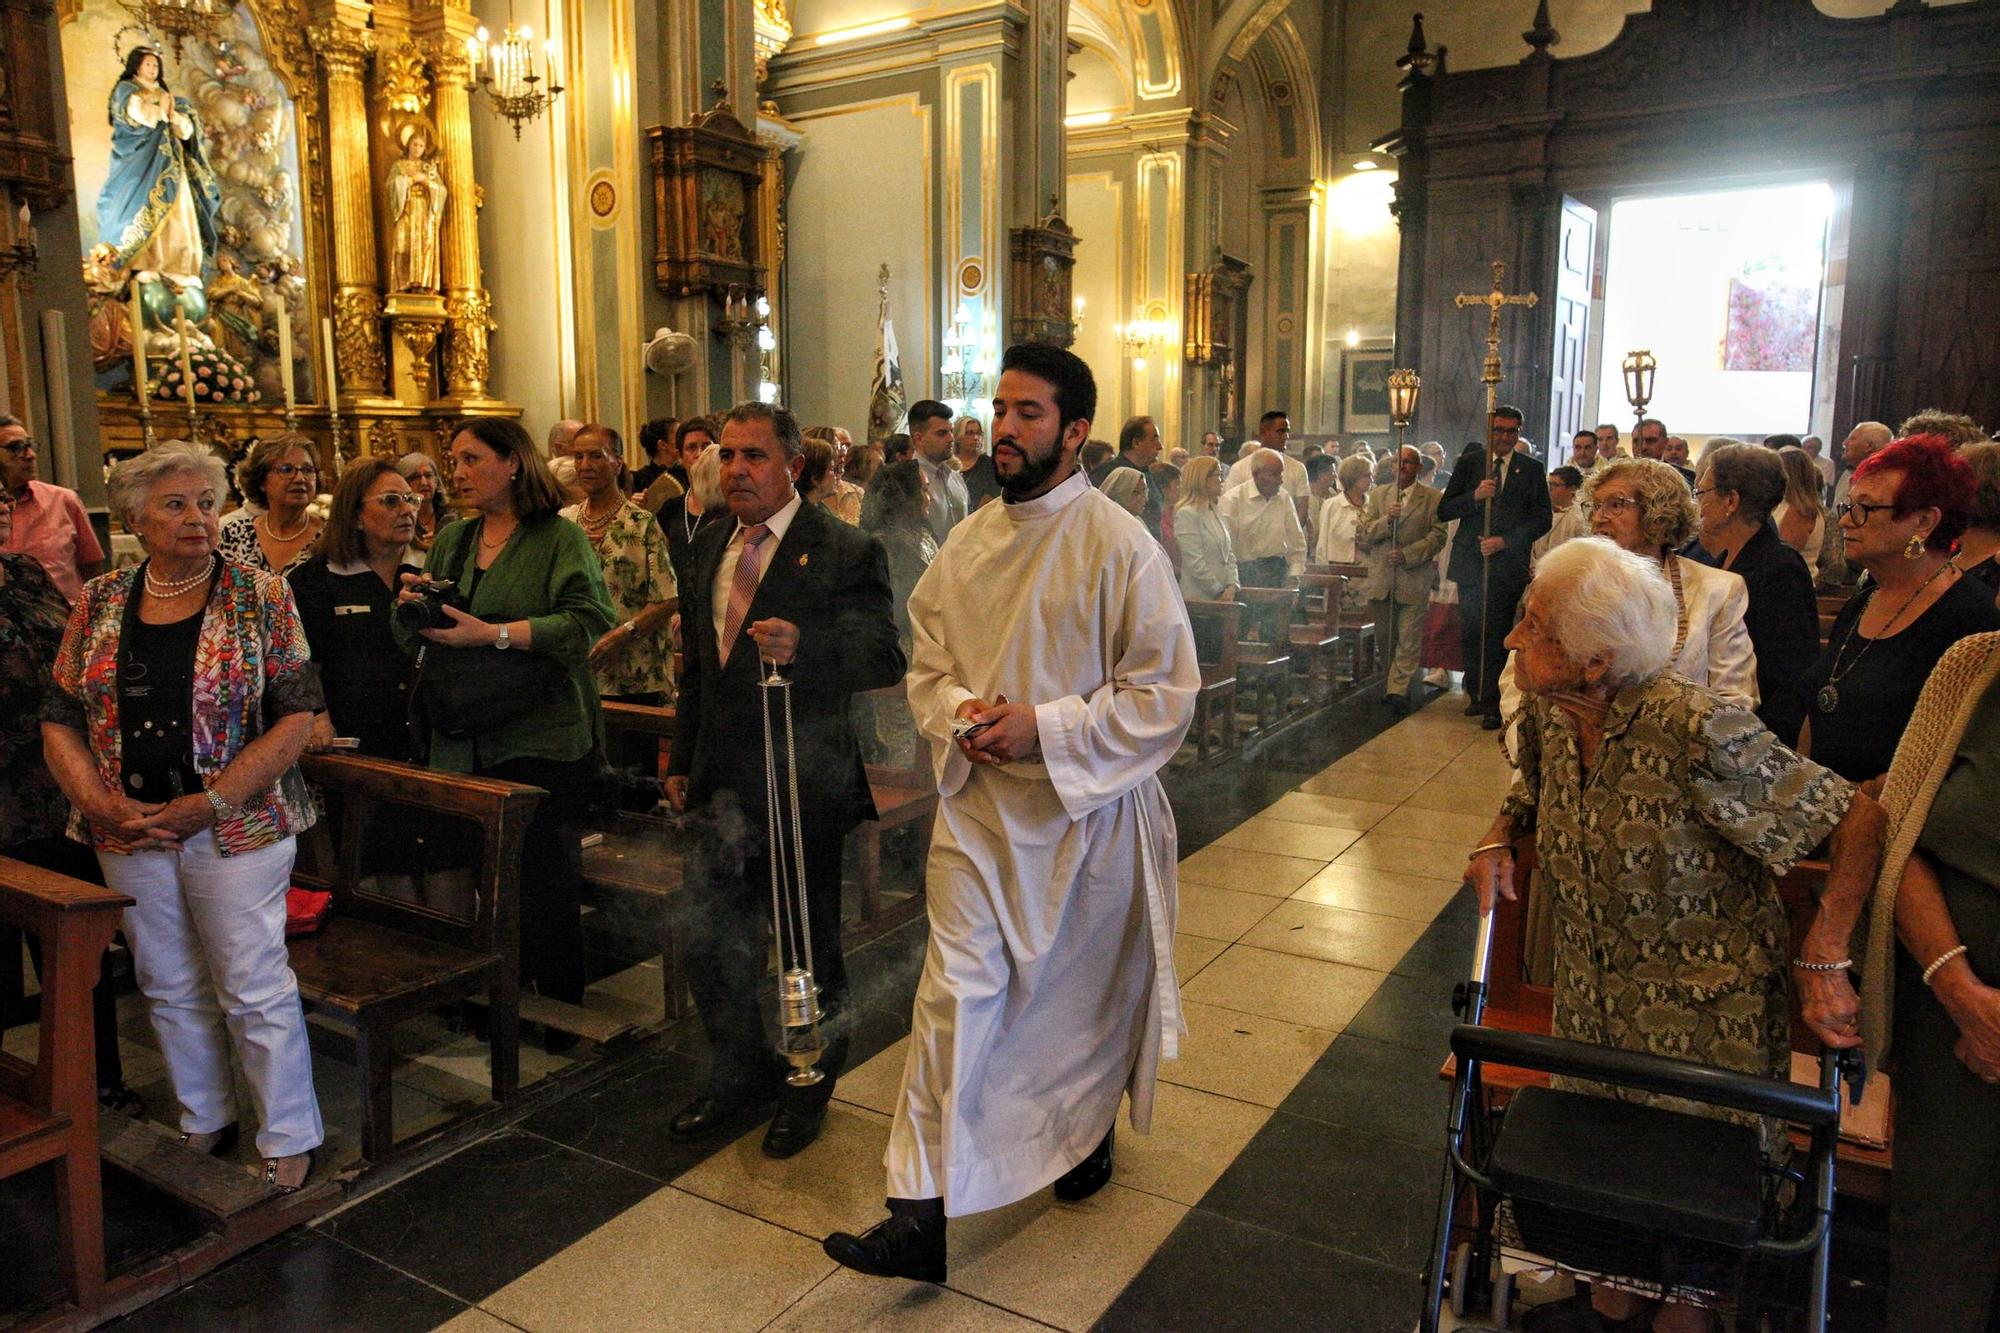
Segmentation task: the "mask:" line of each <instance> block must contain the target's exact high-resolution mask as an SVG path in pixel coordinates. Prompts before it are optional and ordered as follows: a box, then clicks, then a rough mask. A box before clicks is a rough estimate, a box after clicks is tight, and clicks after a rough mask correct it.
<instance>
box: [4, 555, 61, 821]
mask: <svg viewBox="0 0 2000 1333" xmlns="http://www.w3.org/2000/svg"><path fill="white" fill-rule="evenodd" d="M0 569H4V570H5V571H6V578H7V581H6V585H5V586H4V587H0V847H12V846H14V845H15V844H16V843H22V842H27V841H30V840H31V839H34V838H47V837H52V836H54V835H55V834H57V833H60V832H62V829H63V825H64V823H65V822H66V821H67V820H68V818H69V803H68V802H67V801H65V800H64V799H63V794H62V788H60V787H58V786H56V780H55V779H54V778H53V777H51V776H50V775H49V770H48V766H47V765H46V764H44V763H43V762H42V720H41V714H42V696H43V694H45V693H46V692H47V690H48V687H49V672H50V670H51V669H52V668H53V667H54V665H55V660H56V649H57V648H58V647H60V646H61V644H62V638H63V626H64V625H66V624H68V623H69V603H68V602H67V601H65V600H64V599H63V595H62V593H61V592H59V591H58V590H57V588H56V585H55V584H54V583H53V582H51V581H50V579H49V576H48V575H47V574H45V573H43V572H42V566H41V562H39V561H38V560H36V559H35V557H33V556H31V555H0Z"/></svg>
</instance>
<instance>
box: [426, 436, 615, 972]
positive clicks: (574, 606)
mask: <svg viewBox="0 0 2000 1333" xmlns="http://www.w3.org/2000/svg"><path fill="white" fill-rule="evenodd" d="M447 466H449V467H450V469H451V477H452V484H453V487H454V489H455V490H456V493H457V495H458V499H459V502H460V503H461V504H462V505H463V506H464V507H465V509H466V511H467V517H465V518H463V519H460V520H459V521H457V522H455V523H451V524H448V525H446V527H445V528H444V529H443V531H441V532H439V533H438V537H437V541H436V543H435V544H433V545H432V547H431V551H430V559H429V561H428V563H427V565H426V569H427V571H428V572H427V573H426V574H424V575H423V576H418V575H414V574H405V575H403V585H404V588H403V592H402V594H401V596H400V598H399V601H400V603H401V605H399V607H398V614H397V615H396V616H395V618H394V629H395V634H396V642H397V643H398V644H399V645H401V646H402V647H403V648H404V649H405V650H406V651H410V652H414V651H416V650H417V649H419V648H425V649H426V657H427V658H430V659H431V662H430V663H429V664H427V665H426V666H425V667H424V668H423V670H424V671H426V672H428V671H431V670H432V668H433V667H436V668H440V669H441V670H440V671H439V674H438V675H437V676H435V677H433V678H432V679H433V680H435V681H436V682H437V683H438V684H439V685H445V684H447V683H448V682H450V681H452V680H453V679H454V678H455V680H456V681H457V682H458V683H460V684H463V683H465V682H468V681H477V680H482V679H483V680H489V681H492V682H495V684H494V686H493V693H492V695H491V697H489V698H487V699H483V700H480V701H478V702H479V703H480V704H481V705H483V707H482V708H480V709H478V710H473V711H471V712H470V714H469V715H466V714H460V715H457V716H454V717H453V718H452V719H450V720H449V721H447V720H445V719H443V718H441V717H440V715H439V712H438V703H439V701H440V699H441V696H440V695H439V694H437V693H433V688H432V680H426V681H424V682H423V683H421V684H420V685H419V687H418V688H419V691H420V693H421V695H422V697H420V699H419V701H418V703H419V712H420V714H427V715H428V716H427V719H426V720H427V732H428V740H429V745H430V764H431V767H432V768H437V769H442V770H444V771H446V772H450V773H472V774H476V775H478V776H481V777H490V778H500V779H502V780H504V781H507V782H522V783H527V784H530V785H532V786H536V787H540V788H542V789H543V790H545V791H546V792H548V796H547V797H546V798H545V799H544V800H543V801H542V803H541V804H540V805H539V806H538V807H537V808H536V811H535V818H534V821H533V822H532V823H531V824H530V825H529V826H528V831H527V838H526V840H525V844H524V852H523V865H522V873H521V980H522V982H523V984H526V985H533V986H534V987H535V989H536V990H537V991H539V992H540V993H541V994H543V995H546V996H550V997H552V998H554V999H558V1000H564V1001H567V1002H569V1003H571V1004H576V1003H579V1002H581V1001H582V999H583V982H584V978H583V925H582V921H581V918H580V916H579V911H580V909H579V898H580V895H581V891H582V880H583V867H582V850H581V848H580V846H579V845H578V839H579V838H580V837H581V836H582V831H581V829H580V828H579V821H580V818H581V815H582V812H583V810H584V808H585V807H586V805H587V804H588V801H589V798H590V793H591V788H592V785H593V783H594V779H595V775H596V770H597V764H596V759H595V753H596V750H597V744H598V733H597V728H598V720H599V714H598V706H597V687H596V685H595V683H594V682H593V681H592V680H591V674H590V661H589V658H590V648H591V645H592V644H594V643H596V642H597V641H598V639H600V638H602V637H603V635H604V633H605V632H606V631H607V630H609V629H610V628H611V626H612V624H613V619H612V609H611V600H610V598H609V597H608V596H607V595H606V593H605V590H604V578H603V575H602V574H601V573H600V572H599V570H598V563H597V554H596V552H594V551H592V550H591V549H590V541H589V539H588V538H587V537H585V536H584V535H583V529H581V528H579V527H578V526H577V525H576V524H574V523H567V522H564V521H563V520H562V519H561V518H560V517H559V512H560V511H561V509H562V507H563V505H564V503H565V501H564V498H563V493H562V488H561V487H560V486H558V485H557V484H556V479H555V478H554V477H553V476H551V475H550V473H549V467H548V464H547V463H545V462H543V461H542V456H541V454H540V453H539V452H537V450H536V449H535V442H534V441H533V440H532V439H530V438H529V436H528V432H527V431H525V430H523V429H522V428H521V426H520V424H519V423H517V422H514V421H510V420H507V419H505V418H502V417H474V418H472V419H471V420H469V421H467V422H466V423H465V424H464V425H462V426H461V427H459V430H458V433H457V434H456V435H454V436H453V437H452V441H451V451H450V455H449V459H448V463H447ZM445 582H448V583H449V584H450V586H449V588H442V587H440V586H439V585H440V584H441V583H445ZM440 594H441V595H440ZM426 622H428V623H430V624H431V625H432V626H433V627H432V628H422V626H423V625H424V624H425V623H426ZM437 648H443V649H447V650H456V651H455V652H452V653H450V654H448V655H447V656H448V658H449V660H438V658H437V656H435V655H434V650H435V649H437ZM488 653H516V654H522V655H524V656H530V657H536V658H542V659H546V661H547V662H549V663H552V664H553V665H552V666H550V667H548V668H547V669H546V670H545V671H543V672H542V673H540V674H539V675H537V674H536V673H535V672H534V671H532V670H526V669H524V667H525V665H526V664H524V663H521V662H519V661H518V660H516V661H511V662H509V663H507V664H506V666H505V670H504V673H503V672H502V671H500V670H496V669H495V668H496V667H498V666H499V665H500V664H498V663H485V662H480V661H478V660H477V658H478V657H480V656H483V655H484V654H488ZM524 681H525V682H528V684H527V685H526V686H525V688H524V687H523V682H524Z"/></svg>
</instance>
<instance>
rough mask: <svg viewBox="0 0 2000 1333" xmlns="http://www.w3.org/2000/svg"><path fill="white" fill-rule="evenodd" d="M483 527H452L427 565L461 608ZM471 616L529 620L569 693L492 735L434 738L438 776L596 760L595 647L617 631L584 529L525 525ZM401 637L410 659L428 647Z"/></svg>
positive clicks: (487, 574)
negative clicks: (565, 674)
mask: <svg viewBox="0 0 2000 1333" xmlns="http://www.w3.org/2000/svg"><path fill="white" fill-rule="evenodd" d="M482 527H483V520H482V519H476V518H475V519H469V520H468V519H460V520H459V521H458V522H455V523H451V524H449V525H447V526H446V527H445V528H444V530H443V531H441V532H439V533H438V536H437V541H436V542H435V543H434V544H433V545H432V547H431V550H430V555H429V558H428V559H427V560H426V561H425V566H426V568H427V569H428V570H429V572H430V573H431V574H432V575H434V576H435V577H437V578H441V579H453V580H456V581H457V583H458V596H459V597H460V599H461V600H462V599H463V598H464V596H465V588H466V584H467V583H469V582H470V581H471V577H472V573H473V568H474V565H475V559H474V558H470V556H469V553H471V552H473V551H474V550H476V546H475V543H476V542H477V541H478V539H479V534H480V532H481V531H482ZM461 563H462V564H463V566H464V569H463V572H462V574H461V570H460V565H461ZM468 609H469V610H470V611H471V612H472V614H474V615H476V616H478V617H479V618H480V619H481V620H489V621H496V622H507V621H515V620H525V621H527V622H528V625H529V633H530V636H531V638H532V641H533V647H532V648H530V649H529V650H528V651H530V652H536V653H541V654H544V655H545V656H549V657H553V658H555V659H556V660H557V661H559V662H561V663H562V664H563V666H564V667H566V668H567V669H568V671H569V688H568V690H567V691H566V692H565V693H564V695H563V697H562V698H560V699H554V700H551V701H550V705H549V707H547V708H539V709H536V710H535V711H534V712H532V713H529V714H528V715H527V716H526V717H522V718H519V719H517V720H516V721H513V722H510V723H508V724H507V725H505V726H503V727H498V728H496V729H494V730H492V731H489V732H484V733H481V734H480V735H477V736H459V737H452V736H440V735H435V734H433V735H432V736H431V738H430V742H431V761H430V762H431V767H432V768H436V769H440V770H442V771H444V772H447V773H478V772H485V771H487V770H489V769H491V768H492V767H493V766H494V765H496V764H503V763H505V762H507V761H508V760H509V759H521V758H533V759H556V760H565V761H567V760H573V759H581V758H583V757H584V756H585V755H587V754H589V753H590V752H591V750H592V749H593V748H594V746H595V745H596V737H597V728H598V726H599V723H600V714H599V709H598V701H597V686H596V684H595V683H594V682H593V681H592V679H591V675H590V665H589V654H590V647H591V645H592V644H594V643H596V642H597V640H598V639H599V638H601V637H603V635H604V634H605V633H606V632H607V631H608V630H609V629H610V628H611V625H612V622H613V615H614V613H613V611H612V609H611V598H610V596H609V595H608V594H607V593H606V592H605V590H604V575H603V572H602V570H601V569H600V567H599V565H598V562H597V553H596V552H595V551H593V550H591V549H590V540H589V539H588V538H587V537H585V536H584V535H583V529H582V528H579V527H578V526H577V525H576V524H574V523H571V522H570V521H568V520H567V519H563V518H558V517H557V516H556V515H554V514H548V515H545V516H543V517H541V518H536V519H527V520H523V522H522V523H521V524H520V526H519V527H517V528H515V529H514V535H513V536H511V537H509V538H508V539H507V544H506V545H505V546H504V547H502V548H501V549H500V554H499V555H498V556H497V557H496V558H495V559H494V561H493V563H492V565H491V566H489V567H488V568H487V569H486V570H485V571H484V572H482V573H481V574H480V575H479V584H478V587H477V588H476V589H475V590H474V591H473V595H472V604H471V606H470V607H469V608H468ZM392 623H393V622H392ZM394 632H395V635H396V642H397V643H398V644H399V645H400V646H401V647H402V648H403V650H404V651H405V652H409V653H415V652H416V651H417V649H418V648H420V647H422V646H423V645H424V644H425V642H427V641H426V640H424V639H422V638H420V637H419V636H417V635H416V634H413V633H411V632H409V631H407V630H405V629H403V628H402V627H401V626H400V625H397V626H396V627H395V631H394ZM492 651H494V652H500V651H502V650H501V649H497V648H496V649H493V650H492ZM508 651H520V650H518V649H513V650H508Z"/></svg>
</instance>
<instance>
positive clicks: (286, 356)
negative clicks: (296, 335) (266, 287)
mask: <svg viewBox="0 0 2000 1333" xmlns="http://www.w3.org/2000/svg"><path fill="white" fill-rule="evenodd" d="M272 309H274V310H275V311H276V312H277V315H278V378H279V379H281V380H283V381H284V383H285V415H286V416H290V415H291V414H292V409H293V408H294V407H296V406H297V405H298V392H297V388H296V386H294V385H293V383H292V313H291V311H289V310H287V309H286V308H285V301H284V298H283V297H279V298H278V300H277V301H276V303H274V305H273V306H272Z"/></svg>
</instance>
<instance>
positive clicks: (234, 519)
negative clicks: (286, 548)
mask: <svg viewBox="0 0 2000 1333" xmlns="http://www.w3.org/2000/svg"><path fill="white" fill-rule="evenodd" d="M262 512H263V511H261V510H257V509H252V508H251V507H250V506H248V505H245V506H243V508H241V509H238V510H236V511H235V512H234V513H232V514H229V515H228V516H227V517H225V518H224V519H223V520H222V524H221V542H220V544H219V546H218V549H219V550H220V551H221V552H222V558H223V559H225V560H233V561H235V562H236V563H237V564H239V565H248V566H249V567H250V568H252V569H261V570H263V571H264V572H265V573H266V574H279V575H283V574H289V573H291V572H292V571H293V570H295V569H297V568H298V567H299V566H301V565H303V564H305V562H306V561H308V560H310V559H312V557H313V547H314V546H315V545H316V543H314V542H307V543H306V544H305V545H304V546H301V547H300V548H299V549H298V550H297V551H295V552H293V553H292V558H291V559H290V560H289V561H287V562H286V563H285V567H284V568H283V569H272V568H271V562H270V560H269V559H267V558H266V557H265V555H264V545H263V543H262V542H260V541H258V540H257V518H258V515H259V514H260V513H262ZM267 521H268V520H267ZM306 521H310V520H306Z"/></svg>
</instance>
